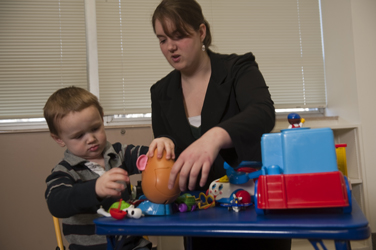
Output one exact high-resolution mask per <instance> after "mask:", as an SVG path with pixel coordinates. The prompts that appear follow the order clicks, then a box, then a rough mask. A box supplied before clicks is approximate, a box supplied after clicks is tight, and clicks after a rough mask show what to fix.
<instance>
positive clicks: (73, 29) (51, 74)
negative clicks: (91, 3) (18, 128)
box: [0, 0, 87, 119]
mask: <svg viewBox="0 0 376 250" xmlns="http://www.w3.org/2000/svg"><path fill="white" fill-rule="evenodd" d="M86 74H87V73H86V39H85V12H84V1H83V0H82V1H77V0H61V1H58V0H44V1H43V0H22V1H20V0H11V1H8V0H2V1H0V119H16V118H33V117H43V107H44V104H45V102H46V101H47V99H48V97H49V96H50V95H51V94H52V93H53V92H54V91H55V90H57V89H59V88H61V87H66V86H70V85H76V86H80V87H83V88H87V80H86Z"/></svg>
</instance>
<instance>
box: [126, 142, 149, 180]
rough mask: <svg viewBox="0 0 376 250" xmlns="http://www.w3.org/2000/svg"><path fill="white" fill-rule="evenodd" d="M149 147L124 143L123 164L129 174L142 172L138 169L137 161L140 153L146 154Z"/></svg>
mask: <svg viewBox="0 0 376 250" xmlns="http://www.w3.org/2000/svg"><path fill="white" fill-rule="evenodd" d="M148 150H149V147H145V146H134V145H132V144H130V145H123V154H124V155H123V164H122V168H123V169H124V170H126V171H127V172H128V174H129V175H134V174H141V172H140V170H138V168H137V165H136V162H137V159H138V157H139V156H140V155H143V154H146V153H147V152H148Z"/></svg>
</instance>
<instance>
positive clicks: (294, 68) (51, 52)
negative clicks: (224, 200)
mask: <svg viewBox="0 0 376 250" xmlns="http://www.w3.org/2000/svg"><path fill="white" fill-rule="evenodd" d="M159 2H160V0H137V1H135V0H133V1H130V0H97V1H96V2H95V4H96V17H97V20H96V22H97V44H98V65H99V66H98V75H99V92H100V94H99V97H100V101H101V103H102V105H103V107H104V109H105V113H106V114H107V115H112V114H134V113H148V112H150V106H151V105H150V92H149V89H150V87H151V85H152V84H154V83H155V82H156V81H158V80H159V79H160V78H162V77H164V76H165V75H167V74H168V73H169V72H170V71H171V70H172V67H171V66H170V65H169V64H168V63H167V61H166V59H165V58H164V56H163V55H162V53H161V51H160V49H159V43H158V39H157V38H156V37H155V35H154V33H153V30H152V25H151V16H152V14H153V11H154V9H155V7H156V6H157V5H158V4H159ZM198 2H199V3H200V5H201V6H202V9H203V12H204V15H205V17H206V19H207V20H208V21H209V23H210V26H211V29H212V36H213V46H212V47H211V49H212V50H213V51H215V52H218V53H224V54H225V53H226V54H228V53H237V54H243V53H246V52H253V53H254V55H255V56H256V61H257V62H258V63H259V67H260V70H261V72H262V73H263V75H264V77H265V80H266V83H267V85H268V86H269V87H270V92H271V94H272V98H273V100H274V102H275V106H276V108H294V107H307V108H309V107H314V108H317V107H325V106H326V93H325V75H324V65H323V52H322V51H323V48H322V36H321V27H320V6H319V0H284V1H279V0H263V1H258V0H232V1H228V0H198ZM84 11H85V10H84V1H83V0H81V1H75V0H64V1H63V0H60V1H59V0H37V1H33V0H23V1H21V0H13V1H10V0H3V1H0V119H9V118H32V117H42V108H43V106H44V103H45V101H46V100H47V98H48V97H49V95H50V94H52V93H53V92H54V91H55V90H56V89H58V88H61V87H65V86H69V85H76V86H80V87H83V88H87V76H86V74H87V73H86V39H85V13H84Z"/></svg>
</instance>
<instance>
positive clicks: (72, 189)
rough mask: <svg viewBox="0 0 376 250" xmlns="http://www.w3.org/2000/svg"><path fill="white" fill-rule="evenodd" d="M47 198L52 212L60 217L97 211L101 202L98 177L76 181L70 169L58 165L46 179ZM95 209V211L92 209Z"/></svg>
mask: <svg viewBox="0 0 376 250" xmlns="http://www.w3.org/2000/svg"><path fill="white" fill-rule="evenodd" d="M46 183H47V189H46V193H45V198H46V201H47V205H48V209H49V210H50V213H51V214H52V215H53V216H55V217H58V218H67V217H70V216H73V215H75V214H78V213H95V212H96V211H94V210H95V209H93V208H95V207H96V206H98V205H99V204H100V201H99V200H98V198H97V196H96V193H95V183H96V179H94V180H90V181H86V182H82V181H81V180H79V181H75V179H74V177H73V176H72V175H71V173H69V171H68V170H67V169H66V168H65V167H63V166H61V165H58V166H57V167H56V168H55V169H54V170H53V172H52V173H51V175H50V176H48V177H47V179H46ZM91 210H93V211H91Z"/></svg>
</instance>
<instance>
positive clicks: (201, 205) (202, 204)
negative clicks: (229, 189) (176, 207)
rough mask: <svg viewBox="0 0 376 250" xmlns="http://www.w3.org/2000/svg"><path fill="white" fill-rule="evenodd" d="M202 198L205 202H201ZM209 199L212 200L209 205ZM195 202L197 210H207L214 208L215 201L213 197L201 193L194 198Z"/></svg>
mask: <svg viewBox="0 0 376 250" xmlns="http://www.w3.org/2000/svg"><path fill="white" fill-rule="evenodd" d="M226 177H227V176H226ZM203 198H204V200H205V202H203ZM209 198H210V199H211V200H212V202H210V203H209V201H208V199H209ZM196 202H197V206H198V208H199V209H207V208H210V207H214V206H215V200H214V197H213V195H205V194H204V193H202V192H201V193H200V194H199V196H198V198H196Z"/></svg>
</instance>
